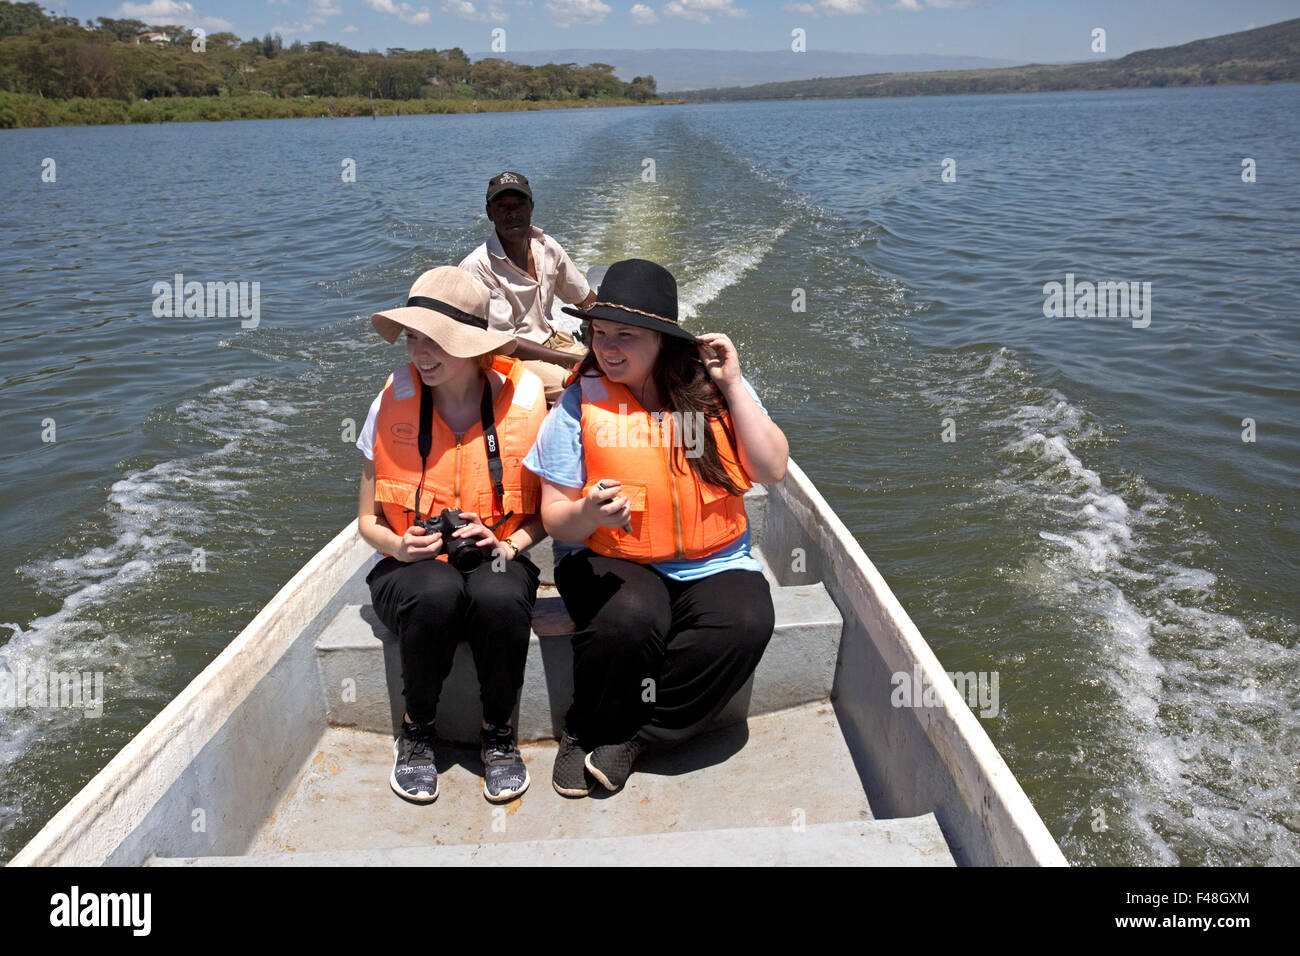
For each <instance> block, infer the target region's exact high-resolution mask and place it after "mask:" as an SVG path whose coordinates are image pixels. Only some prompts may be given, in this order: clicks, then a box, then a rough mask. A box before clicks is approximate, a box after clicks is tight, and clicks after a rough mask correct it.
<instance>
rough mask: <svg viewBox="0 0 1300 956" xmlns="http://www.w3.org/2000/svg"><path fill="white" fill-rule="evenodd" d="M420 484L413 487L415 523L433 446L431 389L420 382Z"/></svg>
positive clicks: (418, 515) (417, 522)
mask: <svg viewBox="0 0 1300 956" xmlns="http://www.w3.org/2000/svg"><path fill="white" fill-rule="evenodd" d="M417 442H418V444H417V447H418V448H419V449H420V484H419V485H418V486H417V487H416V489H415V522H414V523H415V524H419V523H420V493H421V492H422V491H424V471H425V468H427V467H428V464H429V449H430V448H432V447H433V389H431V388H430V387H429V386H428V385H425V384H424V383H423V382H421V383H420V437H419V438H418V439H417Z"/></svg>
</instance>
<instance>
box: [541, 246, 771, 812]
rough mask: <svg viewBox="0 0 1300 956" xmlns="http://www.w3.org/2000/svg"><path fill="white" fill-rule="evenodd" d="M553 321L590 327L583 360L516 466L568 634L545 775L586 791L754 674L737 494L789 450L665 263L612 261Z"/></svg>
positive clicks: (762, 626)
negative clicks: (532, 484) (593, 292)
mask: <svg viewBox="0 0 1300 956" xmlns="http://www.w3.org/2000/svg"><path fill="white" fill-rule="evenodd" d="M565 311H566V312H569V313H570V314H574V315H578V316H579V317H581V318H584V319H590V320H591V327H592V328H591V331H592V341H591V352H590V354H589V355H588V356H587V357H586V359H585V360H584V361H583V362H582V364H581V365H580V366H579V368H578V373H577V378H576V380H575V382H574V383H573V384H572V385H570V386H569V388H568V389H567V390H566V391H565V393H564V396H563V397H562V399H561V400H560V402H559V403H558V404H557V405H556V407H555V408H554V409H553V410H552V412H551V414H550V416H548V418H547V420H546V422H545V423H544V425H543V426H542V430H541V432H540V434H539V435H538V439H537V444H536V445H535V446H534V447H533V450H532V451H531V452H530V453H529V455H528V457H527V458H526V459H525V462H524V465H525V467H527V468H528V469H530V470H531V471H532V472H533V473H535V474H536V475H538V476H539V477H540V478H541V479H542V519H543V521H544V523H545V525H546V530H547V532H548V533H549V534H550V535H551V536H552V537H554V538H555V539H556V570H555V581H556V585H557V586H558V587H559V590H560V594H561V596H562V597H563V599H564V602H565V606H566V607H567V609H568V611H569V615H570V617H572V618H573V621H574V624H575V626H576V631H575V634H574V641H573V649H574V664H573V670H574V697H573V704H572V706H571V707H570V709H569V713H568V716H567V718H566V726H565V733H564V736H563V738H562V739H561V742H560V749H559V753H558V755H557V756H556V761H555V769H554V774H553V780H552V782H553V784H554V786H555V789H556V790H558V791H559V792H560V793H562V794H564V795H566V796H585V795H586V794H588V793H590V792H591V789H592V787H593V785H594V783H593V780H594V781H596V782H599V783H600V784H601V785H603V786H605V787H606V788H607V789H610V790H618V789H619V788H621V787H622V786H623V784H624V783H625V782H626V780H627V777H628V774H629V772H630V771H631V768H632V764H633V762H634V761H635V760H636V759H637V757H638V756H639V755H640V753H641V752H642V751H643V750H645V749H646V748H647V747H650V746H655V745H671V744H675V743H679V742H681V741H683V740H686V739H687V738H689V737H691V736H693V735H694V734H696V733H698V732H700V731H701V730H703V729H704V728H705V727H707V726H708V724H709V723H710V722H711V721H712V720H713V719H714V718H715V717H716V716H717V715H718V713H719V712H720V711H721V710H722V708H723V707H724V706H725V705H726V703H727V701H729V700H730V699H731V697H732V696H734V695H735V693H736V691H738V690H739V689H740V688H741V687H742V686H743V685H744V683H745V681H746V680H748V679H749V676H750V675H751V674H752V673H753V671H754V668H755V667H756V666H757V665H758V661H759V658H760V657H761V656H762V654H763V650H764V648H766V646H767V642H768V640H769V639H770V638H771V635H772V628H773V619H774V614H773V610H772V598H771V593H770V590H769V588H768V584H767V581H766V579H765V578H764V577H763V574H762V571H761V568H760V565H759V564H758V562H757V561H756V560H755V559H754V558H753V557H752V556H751V555H750V553H749V541H750V536H749V530H748V521H747V518H746V516H745V510H744V503H743V500H742V496H743V495H744V492H745V491H746V489H748V488H749V487H751V485H752V484H753V483H754V482H760V483H772V482H776V481H780V480H781V478H782V477H783V476H784V475H785V468H786V463H787V460H788V458H789V446H788V444H787V442H786V439H785V435H784V434H782V432H781V429H780V428H778V427H777V426H776V424H775V423H773V422H772V420H771V419H769V418H768V417H767V414H766V412H765V411H764V410H763V407H762V405H761V404H760V403H759V402H758V399H757V396H756V395H755V394H754V392H753V390H752V389H750V388H749V385H748V383H746V382H745V381H744V379H743V378H742V377H741V374H740V363H739V360H738V357H737V354H736V348H735V346H734V345H733V344H732V342H731V340H730V339H729V338H728V337H727V336H725V335H722V334H719V333H710V334H705V335H701V336H699V337H696V336H693V335H691V334H690V333H689V332H687V331H685V330H684V329H682V328H681V326H680V325H679V324H678V321H677V283H676V281H675V280H674V279H673V277H672V274H671V273H669V272H668V270H667V269H664V268H663V267H662V266H659V265H656V264H655V263H653V262H647V261H646V260H644V259H629V260H625V261H623V262H618V263H615V264H614V265H612V266H610V268H609V271H608V272H607V273H606V275H605V278H604V281H603V282H602V283H601V286H600V290H599V293H598V297H597V301H596V303H595V305H593V306H592V307H591V308H590V309H589V310H588V311H586V312H574V311H573V310H570V309H565ZM561 542H573V543H574V544H572V545H570V546H568V547H565V546H564V545H562V544H561ZM579 542H580V544H578V543H579Z"/></svg>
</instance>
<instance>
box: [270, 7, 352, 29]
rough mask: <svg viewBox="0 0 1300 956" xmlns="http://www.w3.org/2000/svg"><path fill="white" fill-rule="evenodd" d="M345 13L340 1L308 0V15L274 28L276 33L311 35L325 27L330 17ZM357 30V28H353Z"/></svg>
mask: <svg viewBox="0 0 1300 956" xmlns="http://www.w3.org/2000/svg"><path fill="white" fill-rule="evenodd" d="M342 12H343V8H342V7H341V6H339V2H338V0H307V15H306V16H305V17H304V18H303V19H302V20H300V21H299V22H297V23H281V24H277V25H276V26H274V27H272V30H273V31H274V32H276V33H283V34H289V35H292V34H295V33H310V32H312V31H313V30H319V29H320V28H321V27H322V26H324V24H325V21H326V20H328V19H329V18H330V17H337V16H339V15H340V14H341V13H342ZM353 29H355V27H354V28H353Z"/></svg>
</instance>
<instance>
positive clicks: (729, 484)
mask: <svg viewBox="0 0 1300 956" xmlns="http://www.w3.org/2000/svg"><path fill="white" fill-rule="evenodd" d="M656 334H658V335H659V336H660V338H661V339H662V343H661V348H660V349H659V357H658V358H657V359H655V367H654V371H653V372H652V374H653V376H654V380H655V385H657V386H658V387H659V391H660V393H662V394H663V395H664V396H665V399H666V411H670V412H677V413H678V414H679V415H680V416H681V418H682V419H683V420H685V418H686V416H687V415H695V414H696V413H699V414H700V415H701V416H702V420H703V421H704V422H705V424H706V427H705V428H704V429H703V434H702V435H701V436H700V438H701V443H700V454H699V455H698V456H695V457H687V455H686V448H685V444H684V443H683V442H681V441H680V440H679V441H677V442H675V443H674V448H673V467H674V468H675V469H676V470H677V471H678V472H679V473H680V474H685V473H686V465H687V464H689V466H690V468H691V470H692V471H694V472H695V477H696V478H698V479H700V481H703V482H707V483H708V484H710V485H716V486H717V487H719V488H722V489H724V490H726V491H727V493H728V494H733V495H743V494H744V493H745V489H743V488H741V487H740V486H739V485H737V484H736V482H735V481H733V480H732V478H731V476H730V475H729V474H727V469H726V468H725V467H724V466H723V463H722V454H723V453H724V451H725V453H726V455H727V457H728V458H729V459H730V460H731V461H734V462H735V463H736V464H737V465H738V466H739V465H740V454H739V452H738V451H737V450H736V435H735V433H734V432H733V431H732V429H731V424H730V422H729V421H728V420H727V418H725V417H724V413H725V412H727V410H728V409H727V403H726V401H725V400H724V399H723V397H722V393H721V392H720V391H718V387H717V386H716V385H714V384H713V380H712V379H711V378H709V373H708V371H706V370H705V368H704V363H703V362H701V361H700V354H699V347H698V346H697V345H696V344H695V343H694V342H691V341H688V340H686V339H681V338H678V337H677V336H675V335H663V333H656ZM604 374H605V373H604V372H602V371H601V370H600V365H599V363H597V361H596V353H595V352H594V351H588V352H587V354H586V356H585V357H584V358H583V360H582V362H581V363H579V365H578V369H577V375H578V377H582V376H584V375H600V376H603V375H604ZM715 421H716V422H721V423H722V429H723V432H724V433H725V434H726V436H727V443H728V444H729V445H730V446H731V447H730V448H727V449H725V450H724V449H719V448H718V442H717V440H716V439H715V438H714V435H713V429H712V428H709V427H707V424H708V423H709V422H715ZM678 437H679V439H680V436H678ZM683 462H684V463H685V464H683Z"/></svg>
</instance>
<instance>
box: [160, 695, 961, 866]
mask: <svg viewBox="0 0 1300 956" xmlns="http://www.w3.org/2000/svg"><path fill="white" fill-rule="evenodd" d="M521 750H522V753H523V757H524V762H525V764H526V766H527V767H528V771H529V775H530V778H531V785H530V786H529V789H528V791H527V792H526V793H524V794H523V795H522V796H521V797H519V798H517V799H515V800H513V801H511V802H510V803H507V804H492V803H489V802H488V801H487V800H486V799H485V798H484V796H483V780H482V764H481V762H480V760H479V755H478V752H477V750H472V749H469V748H464V747H459V748H458V747H453V746H450V745H447V746H442V745H439V747H438V748H437V761H438V771H439V780H438V785H439V796H438V799H437V801H435V802H434V803H432V804H423V805H420V804H412V803H409V802H407V801H405V800H402V799H400V798H399V797H397V796H396V795H395V794H394V793H393V792H392V791H391V790H390V789H389V784H388V778H389V773H390V771H391V770H392V760H393V741H392V738H391V737H387V736H384V735H380V734H373V733H366V732H362V731H357V730H353V729H347V728H339V727H330V728H328V729H327V730H325V732H324V733H323V734H322V736H321V738H320V741H319V743H318V745H317V747H315V748H314V750H313V754H312V756H311V757H310V758H309V759H308V761H307V763H306V765H305V766H304V767H303V768H302V771H301V772H300V774H299V776H298V779H297V781H296V783H295V785H294V786H293V787H291V788H290V789H289V791H288V792H287V793H286V795H285V797H284V799H283V800H282V801H281V802H280V804H279V806H278V807H277V808H276V810H275V812H274V813H273V814H272V815H271V816H270V817H269V818H268V820H267V822H266V824H265V825H264V827H263V829H262V831H261V833H260V834H259V835H258V836H257V838H256V839H255V840H254V842H253V844H252V846H251V848H250V850H249V855H248V856H244V857H205V858H195V859H188V860H180V859H176V860H164V859H154V860H152V861H151V863H152V864H153V865H195V864H200V865H202V864H207V865H250V864H256V865H267V864H271V865H277V864H279V865H294V864H330V863H334V864H468V863H480V864H482V863H503V864H544V863H546V864H554V863H605V864H609V863H662V862H681V863H697V864H698V863H702V864H710V863H712V864H731V865H734V864H737V863H742V862H743V863H777V862H779V863H787V864H789V863H809V864H814V863H816V864H827V863H848V864H857V865H869V864H879V865H921V866H935V865H937V866H952V865H954V864H953V859H952V857H951V855H950V853H949V851H948V846H947V844H946V842H945V841H944V838H943V835H942V833H941V832H940V830H939V827H938V824H937V822H936V821H935V819H934V816H933V815H926V816H923V817H915V818H910V819H904V820H881V821H877V820H875V819H874V818H873V815H872V812H871V807H870V805H869V803H868V801H867V797H866V795H865V794H864V793H863V790H862V784H861V782H860V780H859V778H858V773H857V771H856V769H855V768H854V765H853V760H852V757H851V756H850V754H849V752H848V748H847V746H846V744H845V742H844V739H843V737H842V735H841V732H840V728H839V724H838V721H837V720H836V716H835V711H834V707H833V706H832V705H831V703H830V702H827V701H823V702H821V703H816V704H809V705H805V706H803V707H798V708H794V709H790V710H785V711H779V712H776V713H770V714H765V715H763V716H759V717H752V718H750V719H749V720H748V722H747V723H742V724H733V725H731V726H729V727H723V728H719V729H717V730H714V731H712V732H710V733H707V734H704V735H701V736H700V737H698V738H696V739H695V740H692V741H690V742H688V743H687V744H685V745H683V746H682V747H679V748H677V749H676V750H673V751H668V752H660V753H652V754H648V755H646V756H644V757H643V758H642V759H641V760H640V761H639V762H638V764H637V767H636V770H635V771H634V772H633V774H632V777H631V778H630V780H629V781H628V784H627V786H626V787H624V789H623V790H622V791H620V792H618V793H614V794H610V793H607V792H605V791H604V790H602V789H600V788H597V790H596V792H595V795H593V796H592V797H590V798H585V799H581V798H580V799H568V798H565V797H562V796H560V795H559V794H558V793H556V792H555V790H554V788H552V786H551V780H550V776H551V765H552V763H553V761H554V758H555V750H556V743H555V742H554V741H545V742H539V743H535V744H527V745H525V746H524V747H522V748H521ZM677 834H685V835H686V836H684V837H682V838H678V837H677V836H676V835H677Z"/></svg>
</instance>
